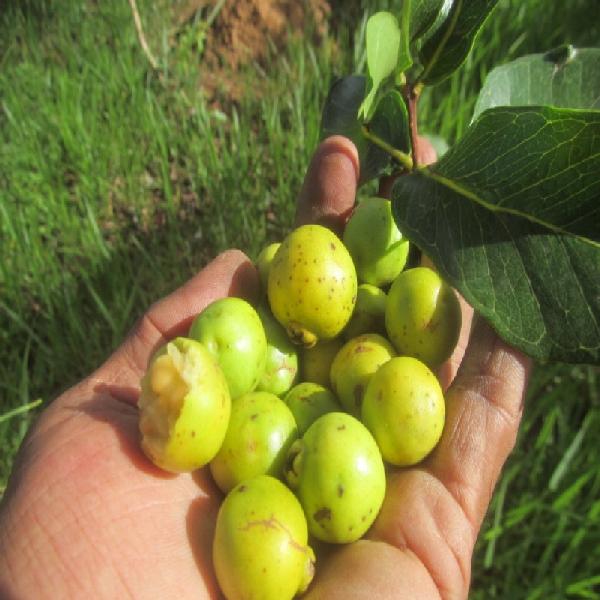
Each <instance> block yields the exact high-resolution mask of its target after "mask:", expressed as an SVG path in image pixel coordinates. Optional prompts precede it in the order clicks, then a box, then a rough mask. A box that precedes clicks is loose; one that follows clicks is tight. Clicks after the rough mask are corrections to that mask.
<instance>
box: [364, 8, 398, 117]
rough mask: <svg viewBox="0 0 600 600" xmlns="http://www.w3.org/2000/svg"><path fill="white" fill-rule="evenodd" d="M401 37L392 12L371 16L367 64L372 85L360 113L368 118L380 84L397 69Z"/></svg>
mask: <svg viewBox="0 0 600 600" xmlns="http://www.w3.org/2000/svg"><path fill="white" fill-rule="evenodd" d="M400 39H401V34H400V26H399V25H398V20H397V19H396V17H395V16H394V15H393V14H392V13H389V12H386V11H380V12H377V13H375V14H374V15H372V16H371V17H369V20H368V21H367V33H366V42H367V66H368V68H369V75H370V77H371V83H372V86H371V89H370V90H369V94H368V95H367V97H366V98H365V99H364V101H363V103H362V105H361V106H360V115H361V116H363V117H364V118H365V119H366V120H369V119H370V117H371V110H372V108H373V106H374V103H375V98H376V95H377V92H378V90H379V86H380V85H381V84H382V83H383V82H384V81H385V80H386V79H387V78H388V77H389V76H390V75H392V74H393V73H394V71H395V69H396V65H397V64H398V57H399V52H400Z"/></svg>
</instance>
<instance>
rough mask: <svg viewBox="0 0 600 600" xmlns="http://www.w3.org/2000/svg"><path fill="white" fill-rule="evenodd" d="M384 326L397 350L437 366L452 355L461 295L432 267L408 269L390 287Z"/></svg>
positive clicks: (456, 337) (456, 338)
mask: <svg viewBox="0 0 600 600" xmlns="http://www.w3.org/2000/svg"><path fill="white" fill-rule="evenodd" d="M385 326H386V329H387V332H388V337H389V338H390V340H391V341H392V343H393V344H394V346H395V347H396V350H397V351H398V354H405V355H407V356H414V357H415V358H418V359H419V360H422V361H423V362H424V363H426V364H427V365H429V366H430V367H431V368H435V367H437V366H439V365H441V364H442V363H443V362H444V361H445V360H447V359H448V358H450V355H451V354H452V351H453V350H454V348H455V346H456V343H457V341H458V335H459V333H460V326H461V310H460V304H459V303H458V298H457V297H456V294H455V293H454V290H453V289H452V288H451V287H450V286H449V285H448V284H446V283H445V282H444V281H443V280H442V278H441V277H440V276H439V275H438V274H437V273H436V272H435V271H434V270H433V269H429V268H427V267H417V268H414V269H408V270H407V271H404V273H401V274H400V275H398V277H397V278H396V280H395V281H394V283H393V284H392V287H391V288H390V291H389V293H388V300H387V304H386V309H385Z"/></svg>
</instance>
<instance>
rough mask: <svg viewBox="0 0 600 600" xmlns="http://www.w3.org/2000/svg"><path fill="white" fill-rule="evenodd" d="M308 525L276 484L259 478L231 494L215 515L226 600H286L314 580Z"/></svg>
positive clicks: (287, 492) (293, 501) (291, 496)
mask: <svg viewBox="0 0 600 600" xmlns="http://www.w3.org/2000/svg"><path fill="white" fill-rule="evenodd" d="M307 541H308V534H307V528H306V519H305V517H304V514H303V513H302V508H301V506H300V504H299V503H298V500H297V499H296V497H295V496H294V494H292V492H290V490H289V489H288V488H286V487H285V485H283V483H281V482H280V481H278V480H277V479H273V478H272V477H269V476H267V475H262V476H260V477H256V478H254V479H250V480H248V481H246V482H244V483H241V484H240V485H238V486H237V487H236V488H234V489H233V490H232V491H231V492H229V494H228V495H227V497H226V498H225V500H224V501H223V503H222V504H221V507H220V509H219V514H218V516H217V526H216V530H215V537H214V541H213V563H214V567H215V573H216V576H217V581H218V582H219V586H220V588H221V591H222V592H223V594H224V595H225V597H226V598H227V600H259V599H260V600H289V599H291V598H293V597H294V596H295V595H296V594H298V593H302V592H303V591H304V590H305V589H306V588H307V587H308V585H309V583H310V582H311V580H312V577H313V574H314V564H315V555H314V553H313V551H312V549H311V548H310V547H309V546H308V545H307Z"/></svg>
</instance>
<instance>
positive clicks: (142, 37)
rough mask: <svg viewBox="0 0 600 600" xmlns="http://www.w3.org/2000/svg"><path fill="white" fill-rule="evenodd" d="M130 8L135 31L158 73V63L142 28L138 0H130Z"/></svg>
mask: <svg viewBox="0 0 600 600" xmlns="http://www.w3.org/2000/svg"><path fill="white" fill-rule="evenodd" d="M129 6H131V12H132V13H133V21H134V23H135V30H136V31H137V35H138V40H139V42H140V45H141V47H142V50H143V51H144V54H145V55H146V58H147V59H148V61H149V62H150V65H151V66H152V68H153V69H154V70H155V71H158V61H157V60H156V58H154V55H153V54H152V52H151V51H150V48H149V46H148V42H147V41H146V36H145V35H144V29H143V27H142V20H141V19H140V13H139V12H138V9H137V4H136V0H129Z"/></svg>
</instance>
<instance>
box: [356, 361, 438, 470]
mask: <svg viewBox="0 0 600 600" xmlns="http://www.w3.org/2000/svg"><path fill="white" fill-rule="evenodd" d="M445 415H446V405H445V402H444V394H443V392H442V388H441V387H440V384H439V382H438V380H437V377H436V376H435V375H434V374H433V372H432V371H431V370H430V369H429V368H428V367H427V365H425V364H423V363H422V362H421V361H420V360H417V359H416V358H412V357H410V356H399V357H396V358H393V359H392V360H390V361H389V362H388V363H386V364H385V365H383V366H382V367H381V368H380V369H379V371H377V373H375V375H374V376H373V377H372V378H371V381H370V382H369V385H368V386H367V391H366V393H365V398H364V400H363V406H362V422H363V423H364V424H365V425H366V426H367V428H368V429H369V431H370V432H371V433H372V434H373V436H374V437H375V440H376V441H377V445H378V446H379V449H380V450H381V454H382V455H383V458H384V460H386V461H387V462H389V463H390V464H392V465H397V466H403V467H405V466H410V465H415V464H417V463H418V462H420V461H421V460H423V459H424V458H425V457H426V456H427V455H428V454H429V453H430V452H431V451H432V450H433V448H435V446H436V444H437V443H438V441H439V439H440V437H441V435H442V431H443V429H444V420H445Z"/></svg>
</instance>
